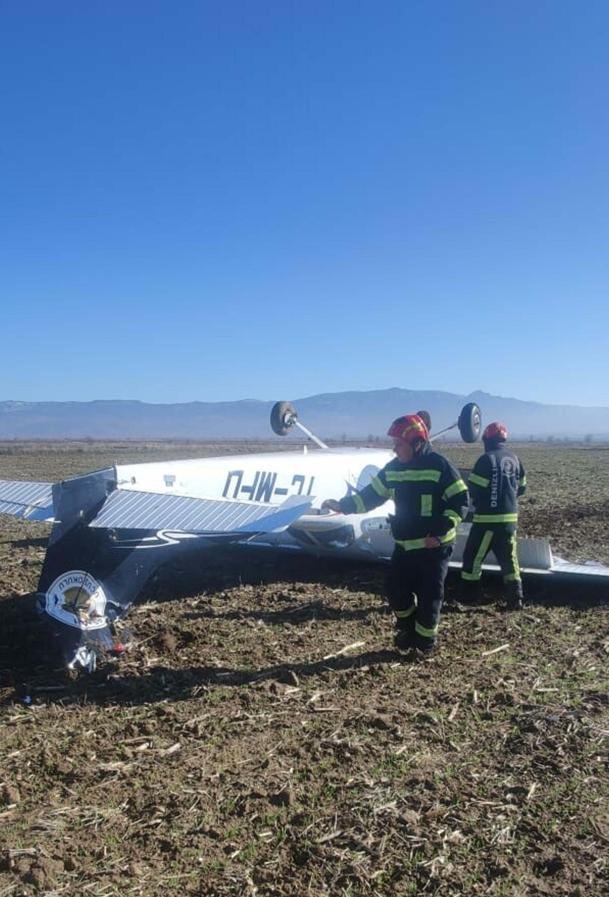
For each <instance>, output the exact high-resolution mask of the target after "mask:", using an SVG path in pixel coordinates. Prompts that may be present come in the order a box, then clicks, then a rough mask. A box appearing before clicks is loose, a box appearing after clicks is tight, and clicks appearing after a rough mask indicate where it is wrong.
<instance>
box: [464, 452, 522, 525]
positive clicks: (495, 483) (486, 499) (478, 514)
mask: <svg viewBox="0 0 609 897" xmlns="http://www.w3.org/2000/svg"><path fill="white" fill-rule="evenodd" d="M526 483H527V479H526V474H525V470H524V467H523V465H522V461H521V460H520V459H519V458H518V456H517V455H515V454H514V452H511V451H510V450H509V449H508V448H506V447H505V446H504V445H500V446H499V447H498V448H494V449H491V450H490V451H488V452H485V453H484V454H483V455H480V457H479V458H478V460H477V461H476V463H475V464H474V469H473V470H472V472H471V474H470V477H469V488H470V492H471V496H472V501H473V503H474V510H475V513H474V518H473V519H474V523H494V522H496V523H512V524H515V523H516V522H517V520H518V496H519V495H522V494H523V492H524V491H525V489H526Z"/></svg>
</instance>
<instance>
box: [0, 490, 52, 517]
mask: <svg viewBox="0 0 609 897" xmlns="http://www.w3.org/2000/svg"><path fill="white" fill-rule="evenodd" d="M0 514H10V515H11V517H20V518H22V519H25V520H47V521H52V520H53V484H52V483H31V482H27V481H24V480H0Z"/></svg>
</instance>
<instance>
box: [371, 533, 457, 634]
mask: <svg viewBox="0 0 609 897" xmlns="http://www.w3.org/2000/svg"><path fill="white" fill-rule="evenodd" d="M451 554H452V546H448V547H447V546H443V547H442V548H426V549H423V550H418V551H404V550H403V549H402V548H399V547H398V546H396V547H395V548H394V550H393V555H392V557H391V567H390V568H389V573H388V575H387V582H386V591H387V598H388V600H389V604H390V606H391V609H392V610H393V612H394V614H395V616H396V625H397V627H398V629H404V630H411V631H412V633H413V643H414V644H415V646H416V647H417V648H421V649H422V650H423V651H425V650H430V649H431V648H433V646H434V645H435V643H436V639H437V635H438V624H439V622H440V613H441V611H442V602H443V600H444V580H445V579H446V574H447V573H448V561H449V558H450V556H451Z"/></svg>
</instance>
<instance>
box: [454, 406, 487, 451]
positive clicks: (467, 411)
mask: <svg viewBox="0 0 609 897" xmlns="http://www.w3.org/2000/svg"><path fill="white" fill-rule="evenodd" d="M457 426H458V427H459V433H460V434H461V439H462V440H463V442H477V441H478V438H479V437H480V430H481V428H482V415H481V414H480V408H479V407H478V406H477V405H476V403H475V402H468V403H467V405H464V406H463V408H462V409H461V414H460V415H459V420H458V421H457Z"/></svg>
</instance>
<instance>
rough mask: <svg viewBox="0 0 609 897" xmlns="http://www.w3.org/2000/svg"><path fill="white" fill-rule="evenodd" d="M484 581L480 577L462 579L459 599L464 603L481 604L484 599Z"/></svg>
mask: <svg viewBox="0 0 609 897" xmlns="http://www.w3.org/2000/svg"><path fill="white" fill-rule="evenodd" d="M482 597H483V595H482V583H481V581H480V580H479V579H462V580H461V583H460V586H459V600H460V601H462V602H463V604H480V603H481V601H482Z"/></svg>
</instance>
